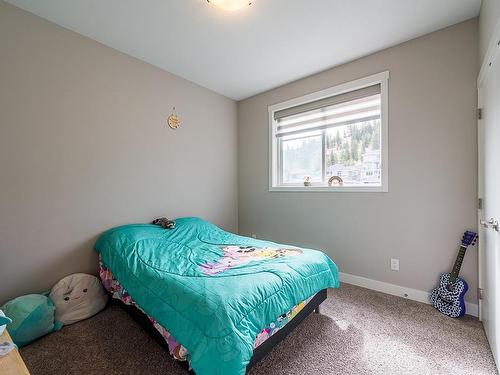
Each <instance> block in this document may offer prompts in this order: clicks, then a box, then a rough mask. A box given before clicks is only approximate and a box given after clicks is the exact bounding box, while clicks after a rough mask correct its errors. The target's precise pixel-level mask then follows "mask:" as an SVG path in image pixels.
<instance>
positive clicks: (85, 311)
mask: <svg viewBox="0 0 500 375" xmlns="http://www.w3.org/2000/svg"><path fill="white" fill-rule="evenodd" d="M50 298H51V299H52V301H53V302H54V304H55V306H56V322H59V323H62V324H64V325H68V324H73V323H76V322H78V321H80V320H83V319H87V318H90V317H91V316H92V315H95V314H97V313H98V312H99V311H101V310H102V309H103V308H104V307H105V306H106V303H107V301H108V295H107V294H106V292H105V291H104V289H103V287H102V285H101V282H100V281H99V279H98V278H97V277H95V276H92V275H87V274H85V273H75V274H73V275H69V276H66V277H65V278H63V279H61V280H60V281H59V282H58V283H57V284H56V285H54V287H53V288H52V290H51V292H50Z"/></svg>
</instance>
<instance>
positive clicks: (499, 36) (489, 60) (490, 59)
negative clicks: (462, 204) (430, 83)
mask: <svg viewBox="0 0 500 375" xmlns="http://www.w3.org/2000/svg"><path fill="white" fill-rule="evenodd" d="M499 57H500V17H499V18H498V20H497V23H496V25H495V29H494V30H493V33H492V35H491V38H490V41H489V44H488V50H487V51H486V54H485V56H484V58H483V61H482V63H481V70H480V71H479V76H478V78H477V108H478V117H477V146H478V147H477V153H478V154H477V155H478V158H477V159H478V160H477V163H478V170H477V172H478V175H477V181H478V184H477V195H478V209H477V227H478V232H479V234H481V231H482V229H483V228H482V226H481V224H480V223H479V222H480V220H481V218H482V208H481V207H480V205H479V200H480V199H483V196H482V195H483V183H482V180H483V160H484V150H483V147H482V135H483V129H482V127H481V124H482V120H481V118H480V116H479V110H480V109H481V108H482V93H481V88H482V86H483V84H484V82H485V81H486V80H487V79H488V76H489V72H490V67H491V66H492V65H493V63H494V62H495V60H497V59H498V58H499ZM497 63H499V64H500V62H497ZM483 256H484V248H483V246H482V241H481V236H479V241H478V288H479V290H478V297H479V301H478V307H479V311H478V316H479V320H482V315H483V308H482V299H481V291H482V290H483V286H484V285H483V272H484V271H483V267H482V260H483Z"/></svg>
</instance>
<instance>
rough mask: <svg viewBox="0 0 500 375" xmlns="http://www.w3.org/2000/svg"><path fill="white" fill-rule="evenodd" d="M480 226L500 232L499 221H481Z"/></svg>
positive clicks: (491, 219)
mask: <svg viewBox="0 0 500 375" xmlns="http://www.w3.org/2000/svg"><path fill="white" fill-rule="evenodd" d="M479 224H481V225H482V226H483V227H485V228H491V229H494V230H496V231H497V232H499V231H500V224H499V223H498V220H496V219H493V218H490V220H488V221H486V220H482V219H481V220H479Z"/></svg>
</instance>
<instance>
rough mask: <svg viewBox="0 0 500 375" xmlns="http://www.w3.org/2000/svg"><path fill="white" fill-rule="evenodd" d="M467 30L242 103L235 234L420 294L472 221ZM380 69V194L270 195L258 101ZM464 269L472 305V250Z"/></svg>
mask: <svg viewBox="0 0 500 375" xmlns="http://www.w3.org/2000/svg"><path fill="white" fill-rule="evenodd" d="M477 28H478V25H477V19H474V20H470V21H467V22H464V23H461V24H458V25H455V26H452V27H450V28H447V29H444V30H441V31H438V32H435V33H433V34H429V35H427V36H424V37H421V38H418V39H415V40H412V41H409V42H407V43H404V44H401V45H399V46H396V47H393V48H390V49H387V50H384V51H381V52H379V53H376V54H373V55H371V56H368V57H364V58H362V59H359V60H356V61H354V62H351V63H348V64H345V65H342V66H339V67H336V68H333V69H331V70H328V71H325V72H323V73H320V74H317V75H314V76H311V77H308V78H305V79H302V80H299V81H296V82H294V83H291V84H288V85H286V86H283V87H280V88H277V89H275V90H271V91H269V92H266V93H263V94H260V95H257V96H255V97H252V98H249V99H247V100H244V101H241V102H240V103H239V104H238V126H239V132H238V139H239V144H238V155H239V168H238V170H239V228H240V232H241V233H242V234H247V235H248V234H250V233H255V234H257V236H258V237H261V238H267V239H272V240H275V241H279V242H285V243H292V244H297V245H304V246H309V247H316V248H321V249H324V250H325V251H326V252H327V253H328V254H329V255H331V256H332V258H333V259H334V260H335V261H336V262H337V264H338V265H339V266H340V270H341V271H342V272H346V273H349V274H354V275H358V276H364V277H367V278H370V279H375V280H379V281H384V282H389V283H393V284H397V285H401V286H404V287H410V288H415V289H419V290H424V291H428V290H430V289H431V288H432V287H433V286H434V285H435V283H436V280H437V278H438V274H439V273H440V272H442V271H447V270H450V269H451V267H452V265H453V262H454V260H455V256H456V251H457V241H458V240H459V238H460V236H461V234H462V232H463V231H464V230H465V229H469V228H470V229H474V228H475V227H476V197H477V190H476V181H477V168H476V163H477V156H476V152H477V145H476V118H475V114H476V96H477V94H476V78H477V74H478V48H477V38H478V33H477ZM327 45H328V44H325V48H327ZM283 63H286V62H285V61H284V62H283ZM385 70H389V71H390V74H391V77H390V81H389V192H388V193H307V192H306V193H291V192H285V193H283V192H273V193H270V192H269V191H268V112H267V106H268V105H270V104H275V103H279V102H282V101H285V100H288V99H291V98H294V97H298V96H301V95H304V94H307V93H311V92H314V91H317V90H321V89H325V88H328V87H331V86H334V85H336V84H339V83H343V82H346V81H350V80H353V79H357V78H361V77H364V76H367V75H370V74H374V73H378V72H381V71H385ZM391 257H395V258H399V259H400V268H401V270H400V271H399V272H394V271H391V270H390V258H391ZM462 276H463V277H465V279H466V280H467V281H469V283H470V288H471V290H470V292H469V293H468V296H467V299H468V300H469V301H471V302H477V300H476V288H477V252H476V249H475V248H474V249H472V250H471V251H470V252H469V253H468V254H467V256H466V259H465V263H464V267H463V272H462Z"/></svg>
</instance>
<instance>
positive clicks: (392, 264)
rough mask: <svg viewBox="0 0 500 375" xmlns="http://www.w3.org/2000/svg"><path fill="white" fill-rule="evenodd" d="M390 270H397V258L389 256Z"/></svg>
mask: <svg viewBox="0 0 500 375" xmlns="http://www.w3.org/2000/svg"><path fill="white" fill-rule="evenodd" d="M391 270H393V271H399V259H396V258H391Z"/></svg>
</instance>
